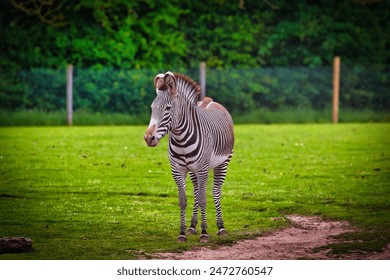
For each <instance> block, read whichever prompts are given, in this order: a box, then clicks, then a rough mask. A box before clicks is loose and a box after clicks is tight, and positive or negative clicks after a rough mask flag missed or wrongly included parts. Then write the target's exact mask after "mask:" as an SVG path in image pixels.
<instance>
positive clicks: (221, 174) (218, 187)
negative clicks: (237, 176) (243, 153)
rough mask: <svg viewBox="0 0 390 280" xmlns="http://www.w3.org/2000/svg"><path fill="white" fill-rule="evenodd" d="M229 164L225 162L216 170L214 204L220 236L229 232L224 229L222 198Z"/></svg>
mask: <svg viewBox="0 0 390 280" xmlns="http://www.w3.org/2000/svg"><path fill="white" fill-rule="evenodd" d="M229 159H230V158H229ZM228 163H229V161H225V162H224V163H222V164H221V165H219V166H217V167H216V168H214V187H213V198H214V204H215V210H216V220H217V226H218V235H227V231H226V229H225V227H224V224H223V218H222V209H221V196H222V185H223V183H224V181H225V177H226V171H227V166H228Z"/></svg>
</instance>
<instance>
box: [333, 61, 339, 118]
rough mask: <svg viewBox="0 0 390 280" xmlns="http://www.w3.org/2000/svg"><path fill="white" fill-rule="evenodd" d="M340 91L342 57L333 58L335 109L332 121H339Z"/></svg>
mask: <svg viewBox="0 0 390 280" xmlns="http://www.w3.org/2000/svg"><path fill="white" fill-rule="evenodd" d="M339 91H340V57H339V56H335V57H334V58H333V102H332V104H333V111H332V121H333V123H338V121H339V95H340V94H339Z"/></svg>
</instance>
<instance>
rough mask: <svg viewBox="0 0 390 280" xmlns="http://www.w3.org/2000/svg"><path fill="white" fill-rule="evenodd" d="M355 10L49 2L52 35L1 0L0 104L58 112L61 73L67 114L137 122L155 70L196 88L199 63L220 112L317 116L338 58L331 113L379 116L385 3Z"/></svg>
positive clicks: (150, 1) (274, 4) (331, 4)
mask: <svg viewBox="0 0 390 280" xmlns="http://www.w3.org/2000/svg"><path fill="white" fill-rule="evenodd" d="M16 2H19V3H20V2H23V1H21V0H20V1H16ZM363 2H365V1H349V0H344V1H337V0H333V1H327V0H326V1H325V0H323V1H303V0H300V1H286V0H278V1H276V0H275V1H257V0H256V1H252V0H245V1H221V0H213V1H177V0H169V1H164V2H163V3H161V1H156V0H145V1H127V0H117V1H92V0H73V1H63V0H58V1H54V4H53V5H52V6H48V7H47V8H46V9H47V10H49V11H50V10H53V9H55V8H57V7H60V10H59V12H61V13H63V15H64V17H65V19H64V23H65V24H64V25H61V26H58V27H54V26H53V25H51V24H47V23H45V22H43V21H42V20H40V19H39V17H38V16H28V15H27V14H26V13H24V12H23V11H21V10H20V9H17V8H16V7H14V6H13V5H12V4H11V1H9V0H6V1H1V3H0V35H1V38H2V40H1V41H0V47H1V49H2V52H1V54H0V107H1V108H8V109H32V108H33V109H38V110H43V111H52V110H58V109H63V108H64V103H65V100H64V98H63V96H64V91H65V66H66V65H67V64H73V65H74V66H75V85H74V88H75V109H83V110H90V111H93V112H122V113H129V114H139V113H141V112H144V111H145V110H148V107H149V104H150V101H151V99H152V98H153V96H152V95H150V94H153V92H154V90H153V87H152V80H153V77H154V76H155V75H156V74H157V73H159V72H161V71H164V72H165V71H166V70H173V71H177V72H179V71H181V72H184V73H186V74H189V75H191V76H192V77H193V78H195V79H197V77H198V73H199V71H198V70H194V69H197V68H198V64H199V62H200V61H206V62H207V65H208V76H207V86H208V95H210V96H212V97H213V98H215V99H217V100H218V101H220V102H221V103H223V104H224V105H226V106H227V107H228V108H229V109H230V110H232V111H236V112H237V113H243V112H245V113H248V112H251V110H253V109H254V108H256V107H257V108H258V107H268V108H271V109H279V108H283V107H294V108H296V107H298V108H313V109H323V108H326V107H329V100H330V94H331V63H332V59H333V57H334V56H335V55H339V56H341V58H342V71H341V73H342V78H341V81H342V85H341V92H342V94H341V98H342V100H341V102H342V106H344V107H351V108H355V109H361V108H366V109H372V110H382V111H383V110H388V109H389V106H390V105H389V104H390V101H389V97H388V94H387V89H388V88H389V69H388V68H387V65H389V62H390V56H389V51H388V50H389V42H390V40H389V36H390V35H389V32H387V30H390V21H389V20H388V11H389V8H390V6H389V1H380V0H378V1H370V2H365V4H364V3H363ZM61 3H66V4H65V5H63V6H60V4H61ZM47 10H44V11H43V12H42V13H44V12H46V11H47ZM291 67H293V68H291Z"/></svg>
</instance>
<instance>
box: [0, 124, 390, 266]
mask: <svg viewBox="0 0 390 280" xmlns="http://www.w3.org/2000/svg"><path fill="white" fill-rule="evenodd" d="M145 129H146V127H145V126H133V127H129V126H122V127H115V126H112V127H98V126H96V127H71V128H68V127H44V128H34V127H31V128H22V127H19V128H17V127H14V128H0V237H2V236H24V237H30V238H32V240H33V247H34V250H33V252H30V253H25V254H2V255H0V259H136V258H139V257H140V256H143V257H148V254H150V253H154V252H162V251H182V250H186V249H190V248H192V247H194V246H204V245H201V244H199V242H198V238H199V237H197V236H191V237H189V241H188V242H187V243H185V244H181V243H177V242H176V238H177V234H178V229H179V207H178V198H177V189H176V186H175V184H174V182H173V179H172V177H171V174H170V168H169V164H168V157H167V147H166V146H167V141H166V139H165V141H163V142H162V143H160V145H159V146H158V147H157V148H148V147H146V145H145V144H144V141H143V133H144V131H145ZM235 132H236V145H235V153H234V156H233V159H232V162H231V164H230V166H229V170H228V175H227V181H226V183H225V186H224V193H223V199H222V203H223V212H224V218H225V226H226V228H227V229H228V231H229V233H230V234H229V236H228V237H223V238H222V237H217V236H216V232H217V228H216V225H215V218H214V215H215V210H214V206H213V202H212V199H211V188H210V186H209V188H208V222H209V233H210V235H211V236H210V238H211V241H210V244H211V245H218V244H228V243H231V242H232V241H234V240H237V239H241V238H248V237H253V236H255V235H260V234H262V233H264V232H267V231H270V230H274V229H277V228H283V227H286V226H288V222H287V221H286V220H285V219H284V218H283V217H284V215H286V214H292V213H295V214H304V215H321V216H322V217H324V218H326V219H328V218H329V219H339V220H348V221H350V222H351V223H352V225H354V226H356V227H358V228H360V229H361V231H359V232H356V233H350V234H348V235H345V236H343V237H344V238H346V242H344V243H341V244H340V245H337V246H336V245H335V246H333V247H332V249H333V252H335V253H336V252H338V253H348V252H349V251H351V250H364V251H372V250H379V249H380V248H381V247H382V246H384V245H385V244H387V243H388V242H390V199H389V197H390V137H389V135H390V124H340V125H329V124H321V125H237V126H236V127H235ZM209 183H211V182H209ZM187 192H188V196H189V202H190V203H189V206H190V208H191V207H192V205H191V204H192V199H193V197H192V194H191V193H192V186H189V187H188V190H187ZM190 214H191V211H188V217H190ZM210 244H209V245H210Z"/></svg>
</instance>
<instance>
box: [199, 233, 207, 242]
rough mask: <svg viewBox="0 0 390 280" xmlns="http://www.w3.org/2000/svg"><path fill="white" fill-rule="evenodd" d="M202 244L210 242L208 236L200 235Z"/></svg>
mask: <svg viewBox="0 0 390 280" xmlns="http://www.w3.org/2000/svg"><path fill="white" fill-rule="evenodd" d="M200 242H202V243H207V242H209V235H208V234H201V235H200Z"/></svg>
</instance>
